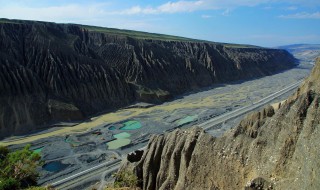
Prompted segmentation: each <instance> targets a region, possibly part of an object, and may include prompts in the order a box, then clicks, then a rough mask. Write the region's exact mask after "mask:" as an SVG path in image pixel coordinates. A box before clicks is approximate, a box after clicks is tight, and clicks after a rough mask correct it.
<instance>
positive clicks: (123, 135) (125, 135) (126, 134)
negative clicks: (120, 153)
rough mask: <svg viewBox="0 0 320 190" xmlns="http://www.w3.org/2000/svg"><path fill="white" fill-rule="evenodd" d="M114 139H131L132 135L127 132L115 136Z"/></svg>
mask: <svg viewBox="0 0 320 190" xmlns="http://www.w3.org/2000/svg"><path fill="white" fill-rule="evenodd" d="M113 136H114V138H116V139H126V138H129V137H130V136H131V135H130V134H129V133H127V132H122V133H118V134H116V135H113Z"/></svg>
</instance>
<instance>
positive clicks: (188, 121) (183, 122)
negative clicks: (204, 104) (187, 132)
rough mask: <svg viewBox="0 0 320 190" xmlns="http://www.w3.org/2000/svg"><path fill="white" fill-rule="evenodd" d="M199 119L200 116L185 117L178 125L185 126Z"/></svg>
mask: <svg viewBox="0 0 320 190" xmlns="http://www.w3.org/2000/svg"><path fill="white" fill-rule="evenodd" d="M197 118H198V115H192V116H187V117H185V118H183V119H179V121H178V125H184V124H187V123H190V122H193V121H194V120H195V119H197Z"/></svg>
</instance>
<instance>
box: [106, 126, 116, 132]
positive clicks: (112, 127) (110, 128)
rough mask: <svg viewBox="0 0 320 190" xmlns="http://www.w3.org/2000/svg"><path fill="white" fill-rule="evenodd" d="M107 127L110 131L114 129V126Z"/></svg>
mask: <svg viewBox="0 0 320 190" xmlns="http://www.w3.org/2000/svg"><path fill="white" fill-rule="evenodd" d="M108 129H109V130H111V131H112V130H115V129H116V127H115V126H111V127H109V128H108Z"/></svg>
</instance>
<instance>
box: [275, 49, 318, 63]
mask: <svg viewBox="0 0 320 190" xmlns="http://www.w3.org/2000/svg"><path fill="white" fill-rule="evenodd" d="M277 48H279V49H285V50H287V51H288V52H290V53H291V54H293V55H294V56H295V57H296V58H297V59H299V60H300V62H303V63H311V64H314V63H315V60H316V58H317V57H320V44H293V45H287V46H279V47H277Z"/></svg>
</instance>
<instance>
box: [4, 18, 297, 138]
mask: <svg viewBox="0 0 320 190" xmlns="http://www.w3.org/2000/svg"><path fill="white" fill-rule="evenodd" d="M117 32H118V33H119V34H117ZM131 33H132V34H135V33H137V32H134V31H131ZM131 33H129V35H123V34H122V33H121V31H120V30H119V31H117V30H116V32H112V33H110V32H108V29H101V28H95V27H89V26H81V25H74V24H55V23H46V22H35V21H18V20H0V138H1V137H4V136H8V135H12V134H21V133H25V132H27V131H31V130H33V129H39V128H40V127H43V126H46V125H48V124H49V123H52V122H58V121H69V120H70V121H71V120H79V119H83V118H85V117H88V116H89V115H91V114H96V113H98V112H100V111H108V110H112V109H116V108H119V107H122V106H127V105H129V104H131V103H133V102H136V101H144V102H152V103H157V102H163V101H166V100H168V99H170V98H172V97H175V96H176V95H179V94H182V93H184V92H187V91H192V90H197V89H200V88H202V87H206V86H210V85H212V84H215V83H222V82H230V81H234V80H240V79H241V80H242V79H251V78H254V77H262V76H265V75H270V74H273V73H275V72H279V71H282V70H285V69H289V68H291V67H293V66H294V61H295V60H294V58H293V57H292V56H291V55H290V54H289V53H288V52H286V51H284V50H277V49H266V48H259V47H253V46H248V47H247V46H241V45H230V44H219V43H210V42H201V41H196V40H188V39H184V40H181V39H180V38H179V39H178V40H159V39H153V38H147V37H146V38H143V35H146V36H147V34H146V33H139V35H140V36H139V37H136V36H134V35H133V37H130V36H131V35H130V34H131Z"/></svg>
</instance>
